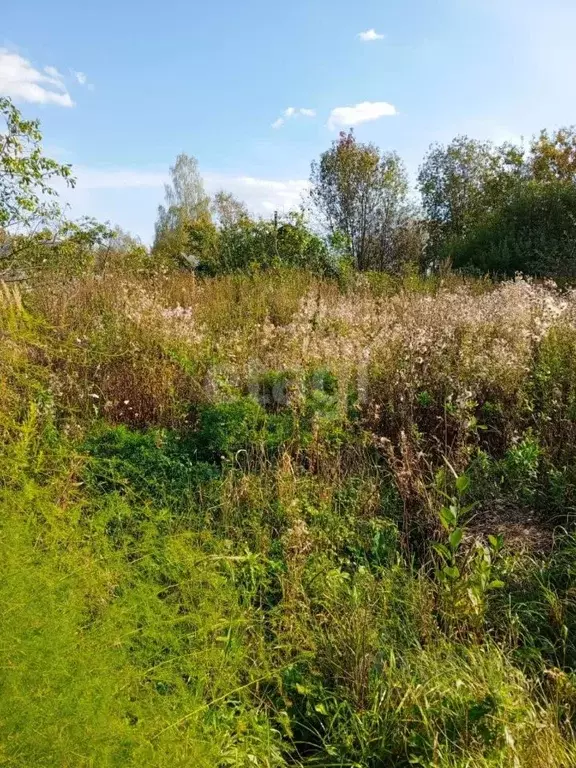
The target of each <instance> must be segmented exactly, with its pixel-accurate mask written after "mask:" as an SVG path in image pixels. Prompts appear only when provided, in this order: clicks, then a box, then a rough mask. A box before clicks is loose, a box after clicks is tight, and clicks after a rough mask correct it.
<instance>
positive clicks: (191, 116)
mask: <svg viewBox="0 0 576 768" xmlns="http://www.w3.org/2000/svg"><path fill="white" fill-rule="evenodd" d="M5 5H7V6H8V7H4V8H3V10H2V31H1V33H0V94H7V95H11V96H12V97H13V98H14V100H15V101H16V102H17V103H18V105H19V106H20V108H21V109H22V110H23V111H24V113H25V114H26V115H27V116H38V117H40V119H41V121H42V126H43V131H44V136H45V145H46V148H47V150H48V151H49V152H50V153H51V154H52V155H53V156H56V157H57V158H58V159H60V160H62V161H66V162H70V163H72V164H73V166H74V168H75V173H76V176H77V178H78V185H77V188H76V189H75V190H74V191H73V192H71V193H66V199H67V200H68V201H69V202H70V203H71V206H72V213H73V214H74V215H81V214H89V215H93V216H96V217H98V218H100V219H105V220H110V221H112V223H117V224H120V225H121V226H123V227H125V228H127V229H129V230H130V231H132V232H134V233H135V234H138V235H140V236H141V237H142V238H143V239H144V240H145V241H149V240H150V239H151V237H152V232H153V226H154V220H155V216H156V207H157V205H158V203H160V202H161V201H162V196H163V190H162V184H163V182H164V180H165V178H166V174H167V169H168V167H169V165H170V164H171V163H172V162H173V160H174V158H175V157H176V155H177V154H178V153H179V152H182V151H184V152H187V153H189V154H193V155H195V156H196V157H197V159H198V161H199V163H200V168H201V170H202V173H203V175H204V176H205V179H206V184H207V187H208V188H209V189H210V190H211V191H216V190H217V189H219V188H226V189H230V190H231V191H233V192H235V193H236V194H237V195H239V196H240V197H243V198H244V199H245V200H246V201H247V202H248V203H249V205H250V206H251V207H252V208H253V210H254V211H255V212H258V213H266V212H267V211H269V210H270V209H272V208H274V207H278V208H280V209H282V208H287V207H290V206H292V205H294V204H296V203H297V201H298V198H299V195H300V193H301V191H302V189H303V188H304V186H305V181H306V179H307V177H308V173H309V166H310V161H311V160H312V159H313V158H314V157H317V156H318V154H319V153H320V152H321V151H322V150H324V149H325V148H327V147H328V146H329V144H330V141H331V140H332V139H333V138H334V137H335V136H336V135H337V131H338V130H339V129H340V127H342V128H346V127H348V126H349V125H350V124H352V123H354V124H355V131H356V134H357V136H358V137H359V138H360V139H361V140H366V141H368V140H369V141H374V142H376V143H377V144H379V145H380V146H381V147H383V148H386V149H396V150H397V151H398V152H400V154H401V155H402V156H403V157H404V159H405V161H406V163H407V165H408V167H409V169H410V170H411V172H412V173H413V174H414V173H415V170H416V168H417V166H418V163H419V161H420V159H421V157H422V155H423V154H424V152H425V151H426V148H427V146H428V145H429V144H430V143H431V142H432V141H448V140H450V138H452V137H453V136H455V135H456V134H458V133H467V134H469V135H472V136H475V137H478V138H489V139H493V140H495V141H502V140H506V139H515V138H518V137H520V136H530V135H531V134H532V133H534V132H536V131H538V130H539V129H540V128H542V127H551V128H553V127H555V126H558V125H562V124H572V123H574V122H576V97H575V95H574V88H573V82H574V78H575V76H576V47H575V46H574V45H573V43H572V38H573V32H574V29H576V3H575V2H574V0H548V3H547V4H545V3H542V2H541V0H537V1H536V0H388V1H387V2H383V0H380V1H379V2H378V1H377V0H357V2H350V1H349V0H346V1H344V0H292V2H291V3H276V4H274V3H270V2H269V0H267V1H266V2H264V0H244V1H243V2H238V0H235V1H234V0H213V1H212V2H190V1H189V2H176V1H175V0H165V2H163V3H158V2H154V3H152V2H149V0H140V2H134V1H133V0H116V2H111V0H101V2H99V3H94V2H91V3H78V2H77V0H75V2H72V0H53V1H52V2H50V3H46V2H44V1H43V0H22V2H20V3H8V4H5ZM371 30H372V32H371ZM361 33H367V34H364V35H363V37H364V38H365V39H363V37H362V36H361ZM290 108H291V110H290V111H289V112H288V113H286V110H289V109H290ZM301 110H304V112H301ZM280 123H281V124H280ZM273 126H274V127H273Z"/></svg>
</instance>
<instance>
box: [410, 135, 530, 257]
mask: <svg viewBox="0 0 576 768" xmlns="http://www.w3.org/2000/svg"><path fill="white" fill-rule="evenodd" d="M522 169H523V154H522V152H521V151H520V150H518V149H517V148H515V147H513V146H510V145H503V146H502V147H495V146H494V145H493V144H491V143H490V142H481V141H476V140H474V139H470V138H468V137H467V136H458V137H456V138H455V139H454V140H453V141H452V142H451V143H450V144H448V145H447V146H441V145H438V144H436V145H433V146H432V147H430V150H429V151H428V154H427V155H426V157H425V158H424V161H423V163H422V166H421V168H420V171H419V175H418V183H419V186H420V194H421V195H422V201H423V205H424V210H425V212H426V214H427V217H428V227H429V234H430V239H429V242H428V244H427V249H426V264H427V265H428V266H438V264H439V263H440V262H441V261H442V260H443V259H446V258H448V256H449V255H450V254H451V253H452V252H451V251H449V252H446V247H447V246H449V245H450V244H451V243H453V242H454V241H456V242H461V240H462V239H463V238H465V237H466V236H468V235H469V234H470V233H471V232H472V233H474V232H475V231H476V228H477V227H478V226H481V225H482V222H483V221H484V219H485V218H486V216H487V215H488V214H489V213H490V212H491V211H493V210H494V208H495V207H498V206H500V205H501V204H502V203H503V202H505V201H506V200H508V199H509V198H510V197H511V196H513V195H514V191H515V189H516V187H517V185H518V183H519V180H520V179H521V177H522Z"/></svg>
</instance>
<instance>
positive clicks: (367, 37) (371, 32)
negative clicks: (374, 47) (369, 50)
mask: <svg viewBox="0 0 576 768" xmlns="http://www.w3.org/2000/svg"><path fill="white" fill-rule="evenodd" d="M358 37H359V38H360V40H362V42H364V43H370V42H372V41H373V40H384V35H381V34H380V33H378V32H376V30H375V29H367V30H366V32H359V33H358Z"/></svg>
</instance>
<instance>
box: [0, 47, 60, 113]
mask: <svg viewBox="0 0 576 768" xmlns="http://www.w3.org/2000/svg"><path fill="white" fill-rule="evenodd" d="M0 95H2V96H9V97H10V98H11V99H14V100H15V101H26V102H30V103H32V104H56V105H58V106H60V107H72V106H73V105H74V102H73V101H72V98H71V96H70V94H69V93H68V89H67V88H66V85H65V83H64V79H63V76H62V75H61V74H60V72H59V71H58V70H57V69H56V67H52V66H46V67H44V69H43V70H42V71H40V70H39V69H36V67H34V66H33V65H32V64H31V63H30V61H28V59H25V58H24V57H23V56H21V55H20V54H19V53H15V52H13V51H9V50H8V49H7V48H0Z"/></svg>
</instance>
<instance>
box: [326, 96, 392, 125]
mask: <svg viewBox="0 0 576 768" xmlns="http://www.w3.org/2000/svg"><path fill="white" fill-rule="evenodd" d="M397 114H398V112H397V111H396V107H395V106H394V105H393V104H389V103H388V102H387V101H363V102H361V103H360V104H356V105H354V106H353V107H336V108H335V109H333V110H332V112H330V117H329V118H328V123H327V125H328V128H330V129H334V128H338V127H342V126H343V127H351V126H354V125H360V123H367V122H369V121H371V120H378V119H379V118H381V117H391V116H393V115H397Z"/></svg>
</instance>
